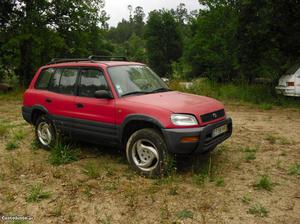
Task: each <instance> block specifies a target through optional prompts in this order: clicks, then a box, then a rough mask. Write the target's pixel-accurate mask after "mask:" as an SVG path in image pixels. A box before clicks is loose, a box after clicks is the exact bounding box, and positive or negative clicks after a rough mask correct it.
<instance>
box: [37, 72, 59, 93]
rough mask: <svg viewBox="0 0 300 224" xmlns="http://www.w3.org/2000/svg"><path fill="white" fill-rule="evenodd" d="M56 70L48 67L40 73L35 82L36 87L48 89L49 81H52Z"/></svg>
mask: <svg viewBox="0 0 300 224" xmlns="http://www.w3.org/2000/svg"><path fill="white" fill-rule="evenodd" d="M54 71H55V69H54V68H48V69H45V70H43V71H42V72H41V73H40V75H39V77H38V79H37V81H36V83H35V88H36V89H48V86H49V82H50V79H51V76H52V75H53V73H54Z"/></svg>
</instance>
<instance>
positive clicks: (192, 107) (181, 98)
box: [124, 91, 224, 116]
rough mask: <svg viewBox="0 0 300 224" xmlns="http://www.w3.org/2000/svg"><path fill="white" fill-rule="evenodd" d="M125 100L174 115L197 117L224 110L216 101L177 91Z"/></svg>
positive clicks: (131, 97)
mask: <svg viewBox="0 0 300 224" xmlns="http://www.w3.org/2000/svg"><path fill="white" fill-rule="evenodd" d="M124 99H125V100H127V101H130V102H133V103H137V104H139V105H143V104H147V105H150V106H153V107H160V108H163V109H165V110H169V111H171V112H173V113H186V114H194V115H196V116H197V115H202V114H207V113H211V112H214V111H217V110H221V109H223V108H224V106H223V104H221V103H220V102H219V101H217V100H215V99H212V98H209V97H205V96H198V95H194V94H188V93H181V92H177V91H170V92H163V93H153V94H146V95H137V96H129V97H126V98H124Z"/></svg>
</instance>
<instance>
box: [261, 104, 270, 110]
mask: <svg viewBox="0 0 300 224" xmlns="http://www.w3.org/2000/svg"><path fill="white" fill-rule="evenodd" d="M258 108H259V109H261V110H272V108H273V106H272V104H270V103H261V104H259V106H258Z"/></svg>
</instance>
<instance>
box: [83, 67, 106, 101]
mask: <svg viewBox="0 0 300 224" xmlns="http://www.w3.org/2000/svg"><path fill="white" fill-rule="evenodd" d="M103 89H108V86H107V82H106V80H105V77H104V75H103V72H102V71H100V70H96V69H83V70H81V78H80V84H79V93H78V95H79V96H83V97H91V98H92V97H94V95H95V92H96V91H97V90H103Z"/></svg>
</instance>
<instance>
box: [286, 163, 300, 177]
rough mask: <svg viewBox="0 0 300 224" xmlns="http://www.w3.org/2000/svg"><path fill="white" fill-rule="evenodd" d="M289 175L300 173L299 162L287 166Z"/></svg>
mask: <svg viewBox="0 0 300 224" xmlns="http://www.w3.org/2000/svg"><path fill="white" fill-rule="evenodd" d="M288 174H289V175H300V164H295V165H292V166H290V167H289V170H288Z"/></svg>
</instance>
